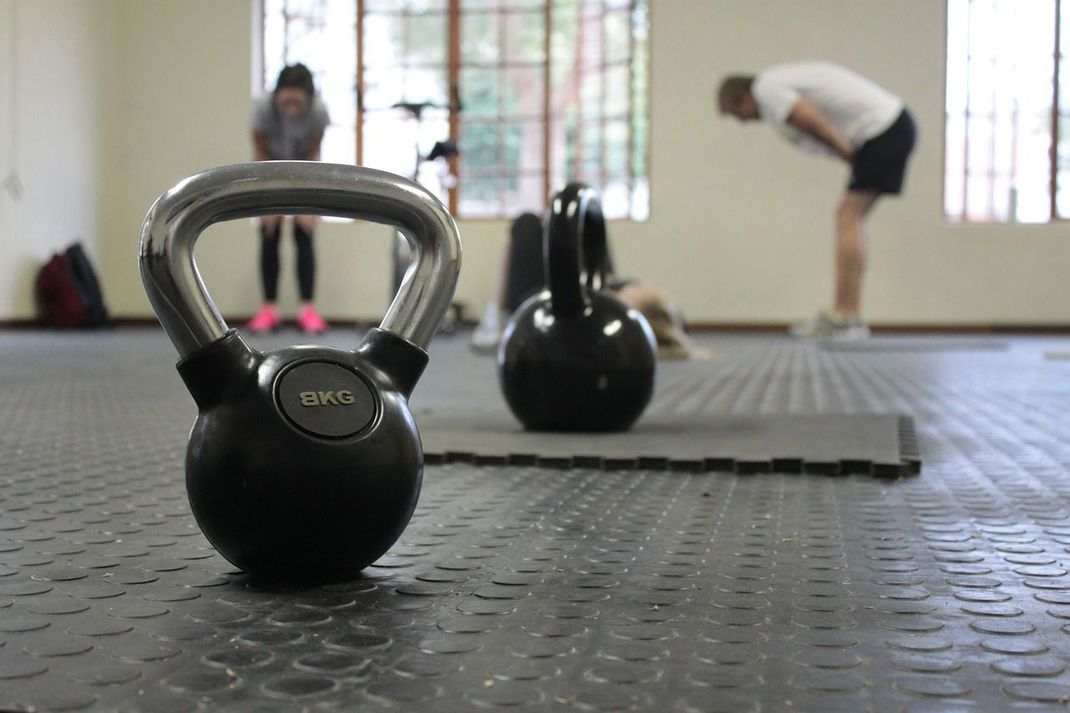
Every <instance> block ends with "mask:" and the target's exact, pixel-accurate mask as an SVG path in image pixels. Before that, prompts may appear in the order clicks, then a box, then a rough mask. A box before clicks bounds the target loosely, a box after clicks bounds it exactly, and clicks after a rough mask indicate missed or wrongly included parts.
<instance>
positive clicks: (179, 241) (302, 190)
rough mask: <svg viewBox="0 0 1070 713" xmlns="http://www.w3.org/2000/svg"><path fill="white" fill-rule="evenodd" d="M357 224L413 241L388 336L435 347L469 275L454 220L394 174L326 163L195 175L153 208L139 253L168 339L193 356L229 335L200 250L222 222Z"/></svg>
mask: <svg viewBox="0 0 1070 713" xmlns="http://www.w3.org/2000/svg"><path fill="white" fill-rule="evenodd" d="M288 214H315V215H335V216H341V217H346V218H358V219H363V220H369V221H373V222H377V223H385V224H388V225H391V226H394V227H395V228H397V229H398V230H399V231H400V232H401V233H402V234H403V235H405V238H406V239H407V240H408V242H409V246H410V247H411V249H412V253H413V258H412V260H413V262H412V266H411V267H410V268H409V270H408V271H407V272H406V273H405V277H404V279H403V280H402V282H401V287H400V288H399V289H398V292H397V294H396V295H395V296H394V299H393V301H392V302H391V303H390V307H389V308H388V309H387V312H386V315H385V316H384V317H383V320H382V323H381V324H380V325H379V326H380V329H383V330H385V331H388V332H391V333H393V334H395V335H397V336H399V337H401V338H403V339H405V340H407V341H409V342H411V343H413V344H415V345H416V346H418V347H420V348H421V349H426V347H427V345H428V344H429V343H430V341H431V338H432V336H433V335H434V333H435V331H436V330H437V329H438V326H439V323H440V322H441V321H442V317H443V316H444V315H445V313H446V310H447V309H449V306H450V301H451V300H452V299H453V292H454V288H455V287H456V284H457V277H458V274H459V273H460V269H461V243H460V237H459V235H458V232H457V225H456V223H455V222H454V220H453V218H452V217H451V216H450V214H449V213H448V212H447V211H446V209H445V208H444V207H443V205H442V203H441V202H440V201H439V200H438V199H437V198H435V196H433V195H432V194H431V193H430V192H429V191H428V190H427V189H425V188H424V187H422V186H420V185H419V184H417V183H414V182H413V181H410V180H408V179H405V178H402V177H401V176H396V175H394V174H392V173H386V172H385V171H377V170H374V169H370V168H363V167H358V166H349V165H342V164H330V163H320V162H318V161H260V162H256V163H240V164H234V165H230V166H220V167H217V168H211V169H208V170H207V171H204V172H202V173H198V174H196V175H193V176H190V177H189V178H186V179H184V180H182V181H180V182H179V183H178V184H176V185H175V186H174V187H173V188H171V189H170V190H169V191H167V192H166V193H164V194H163V195H162V196H160V198H159V199H157V201H156V202H155V203H154V204H153V206H152V208H150V209H149V212H148V215H147V216H146V217H145V225H144V227H143V228H142V231H141V241H140V243H139V245H138V263H139V266H140V269H141V279H142V282H143V283H144V285H145V291H146V292H147V293H148V296H149V301H150V302H151V303H152V307H153V309H154V310H155V311H156V315H157V316H158V317H159V320H160V324H161V325H162V326H163V328H164V331H165V332H167V335H168V336H169V337H170V338H171V341H172V343H174V345H175V348H176V349H177V350H178V353H179V355H180V356H181V357H182V358H185V357H187V356H189V355H190V354H192V353H193V352H195V351H197V350H198V349H200V348H201V347H203V346H206V345H208V344H210V343H212V342H214V341H216V340H218V339H220V338H221V337H223V336H224V335H226V333H227V331H228V327H227V323H226V322H225V321H224V320H223V317H222V316H221V315H220V314H219V310H218V309H217V308H216V306H215V304H214V303H213V302H212V300H211V298H210V297H209V296H208V291H207V290H206V289H205V286H204V281H203V280H202V279H201V275H200V272H199V271H198V269H197V263H196V261H195V260H194V259H193V246H194V243H196V241H197V238H198V236H199V235H200V234H201V232H202V231H203V230H204V229H205V228H207V227H208V226H209V225H212V224H213V223H217V222H220V221H223V220H233V219H236V218H248V217H253V216H260V215H288Z"/></svg>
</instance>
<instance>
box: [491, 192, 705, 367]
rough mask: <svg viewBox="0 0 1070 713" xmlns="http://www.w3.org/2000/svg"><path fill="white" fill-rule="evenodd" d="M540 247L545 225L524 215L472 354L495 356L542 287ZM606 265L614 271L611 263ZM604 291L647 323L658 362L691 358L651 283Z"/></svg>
mask: <svg viewBox="0 0 1070 713" xmlns="http://www.w3.org/2000/svg"><path fill="white" fill-rule="evenodd" d="M542 241H543V225H542V220H541V219H540V218H539V216H537V215H535V214H534V213H523V214H522V215H520V216H519V217H518V218H517V219H516V220H515V221H514V222H513V225H512V227H511V228H510V231H509V242H507V243H506V247H505V252H504V254H503V255H502V267H501V272H500V274H499V285H498V294H497V296H496V298H495V300H494V301H493V302H491V303H489V304H487V307H486V310H485V311H484V312H483V318H482V319H481V320H480V322H479V325H477V326H476V329H475V331H474V332H472V349H473V350H475V351H476V352H479V353H481V354H492V353H494V352H496V351H497V349H498V345H499V343H500V342H501V337H502V331H503V330H504V328H505V322H506V321H507V320H508V319H509V315H510V314H512V313H513V312H514V311H516V309H517V308H518V307H519V306H520V305H521V303H523V302H524V300H526V299H527V298H529V297H531V296H532V295H534V294H536V293H537V292H539V291H541V290H542V289H543V287H544V286H545V284H546V277H545V274H544V268H543V256H542ZM607 250H608V246H607ZM609 262H610V266H611V268H610V269H612V258H611V257H610V258H609ZM608 287H609V291H610V293H611V294H613V295H614V296H615V297H616V298H617V299H619V300H621V301H622V302H624V303H625V304H626V305H628V306H629V307H632V308H634V309H636V310H638V311H639V312H640V313H641V314H642V315H643V316H644V317H646V320H647V322H649V323H650V327H651V328H652V329H653V331H654V336H655V338H656V339H657V343H658V356H659V357H661V358H663V359H687V358H688V357H690V356H692V355H694V354H695V350H694V348H693V347H692V346H691V342H690V340H689V339H688V337H687V334H686V330H685V327H684V321H683V317H682V316H681V315H680V313H679V311H678V310H676V309H674V308H673V307H672V306H671V305H670V304H669V303H668V301H667V300H666V299H665V296H664V295H663V294H662V293H661V291H660V290H658V289H657V288H656V287H654V286H653V285H651V284H649V283H646V282H642V281H640V280H622V279H620V278H618V277H616V276H614V275H612V274H611V275H610V276H609V279H608ZM703 353H705V352H703Z"/></svg>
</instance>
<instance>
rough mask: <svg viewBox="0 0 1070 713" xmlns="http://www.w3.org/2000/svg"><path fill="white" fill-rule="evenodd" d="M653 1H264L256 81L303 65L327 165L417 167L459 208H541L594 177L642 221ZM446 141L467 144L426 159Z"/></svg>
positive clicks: (623, 211) (495, 211)
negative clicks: (316, 94) (320, 121)
mask: <svg viewBox="0 0 1070 713" xmlns="http://www.w3.org/2000/svg"><path fill="white" fill-rule="evenodd" d="M647 1H648V0H262V8H261V31H262V38H261V39H262V43H261V47H262V51H263V57H262V62H261V65H262V75H261V76H260V77H259V80H260V81H259V85H260V87H262V88H263V90H264V91H269V90H270V89H271V88H272V83H273V82H274V79H275V77H276V76H277V74H278V71H279V70H280V69H281V68H282V67H283V66H284V65H286V64H290V63H293V62H298V61H300V62H304V63H305V64H306V65H308V66H309V68H310V69H311V70H312V71H313V74H314V75H315V76H316V80H317V87H318V88H319V89H320V92H321V94H322V96H323V99H324V101H325V102H326V103H327V106H328V109H329V111H330V114H331V121H332V124H331V127H330V128H329V129H328V131H327V134H326V136H325V138H324V149H323V158H324V160H328V161H337V162H343V163H351V162H354V161H356V162H357V163H359V164H361V165H366V166H371V167H374V168H381V169H384V170H388V171H393V172H394V173H399V174H402V175H406V176H413V175H414V174H416V175H417V179H418V180H419V181H420V182H421V183H423V184H424V185H425V186H426V187H428V188H429V189H430V190H432V191H434V192H436V193H437V194H438V195H439V197H440V198H442V199H443V201H444V202H446V203H447V204H448V205H449V207H450V210H451V212H453V213H454V214H456V215H458V216H459V217H462V218H512V217H515V216H516V215H517V214H518V213H520V212H523V211H526V210H534V211H541V210H543V209H544V208H545V205H546V198H547V195H548V193H549V192H550V191H551V190H553V189H554V188H558V187H561V186H562V185H564V183H565V182H566V181H568V180H583V181H586V182H588V183H590V184H591V185H592V186H594V187H596V188H597V189H598V190H599V191H600V192H601V194H602V203H603V209H604V210H605V212H606V214H607V216H609V217H612V218H632V219H635V220H645V219H646V217H647V214H648V205H649V197H648V182H647V134H648V112H647V93H648V91H647V82H648V73H647V65H648V60H647V51H648V50H647V35H648V15H647ZM447 140H449V141H452V142H453V144H454V145H455V146H456V147H457V148H458V149H459V155H457V156H454V157H451V158H449V159H448V161H447V160H440V161H435V162H430V161H421V160H419V157H426V156H427V155H428V153H429V151H430V150H431V149H432V147H433V146H434V144H435V143H436V142H445V141H447ZM454 176H456V180H454V178H453V177H454Z"/></svg>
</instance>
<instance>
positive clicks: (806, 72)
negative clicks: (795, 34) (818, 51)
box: [717, 62, 916, 339]
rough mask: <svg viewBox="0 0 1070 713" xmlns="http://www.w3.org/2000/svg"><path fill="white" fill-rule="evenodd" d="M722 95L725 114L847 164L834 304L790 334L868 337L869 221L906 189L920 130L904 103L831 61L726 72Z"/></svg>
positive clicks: (838, 226)
mask: <svg viewBox="0 0 1070 713" xmlns="http://www.w3.org/2000/svg"><path fill="white" fill-rule="evenodd" d="M717 100H718V105H719V107H720V110H721V113H722V114H731V115H732V116H734V117H736V118H737V119H739V120H740V121H744V122H746V121H758V120H762V121H765V122H768V123H769V124H771V125H772V126H773V127H774V128H776V129H777V131H778V132H780V134H781V135H783V136H784V137H785V138H787V139H788V140H789V141H791V142H792V143H794V144H796V145H797V146H799V148H801V149H804V150H811V151H815V152H817V153H822V154H826V155H831V156H834V157H838V158H840V159H842V160H843V161H844V162H845V163H847V164H848V165H850V167H851V177H850V180H849V182H848V184H847V191H846V193H845V194H844V196H843V198H842V199H841V200H840V204H839V206H838V207H837V209H836V291H835V299H834V303H833V308H832V310H821V311H820V312H818V314H817V316H816V317H815V318H814V319H812V320H809V321H807V322H804V323H802V324H799V325H796V326H795V327H793V328H792V334H794V335H795V336H799V337H808V338H812V339H859V338H864V337H867V336H869V328H868V327H867V326H866V324H865V322H864V321H863V320H862V317H861V301H862V276H863V273H864V271H865V263H866V242H867V236H866V230H865V221H866V216H868V215H869V213H870V211H871V210H872V209H873V205H874V204H875V203H876V202H877V199H878V198H880V197H881V196H882V195H898V194H899V193H900V192H901V191H902V188H903V178H904V175H905V172H906V165H907V159H908V158H909V157H910V153H911V151H912V150H913V148H914V140H915V132H916V130H915V126H914V120H913V118H912V117H911V115H910V112H909V111H908V110H907V108H906V107H905V105H904V104H903V100H902V99H900V98H899V97H897V96H895V95H894V94H892V93H890V92H888V91H886V90H885V89H883V88H881V87H879V86H877V85H876V84H874V83H873V82H871V81H870V80H868V79H866V78H865V77H863V76H861V75H859V74H856V73H855V72H852V71H850V70H848V69H844V68H843V67H839V66H837V65H834V64H831V63H828V62H798V63H792V64H782V65H778V66H775V67H770V68H769V69H766V70H765V71H763V72H760V73H759V74H758V75H757V76H753V75H733V76H729V77H726V78H725V79H724V80H723V81H722V82H721V87H720V90H719V91H718V96H717Z"/></svg>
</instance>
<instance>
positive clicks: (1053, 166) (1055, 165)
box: [1048, 0, 1063, 220]
mask: <svg viewBox="0 0 1070 713" xmlns="http://www.w3.org/2000/svg"><path fill="white" fill-rule="evenodd" d="M1062 7H1063V2H1062V0H1055V48H1054V61H1055V65H1054V67H1053V72H1052V74H1053V81H1052V89H1051V149H1050V151H1049V153H1050V159H1049V160H1050V163H1049V165H1050V170H1051V176H1050V177H1049V180H1048V193H1049V196H1048V197H1049V199H1050V208H1051V216H1050V219H1051V220H1057V219H1058V218H1059V204H1058V194H1059V69H1060V67H1061V65H1062V62H1061V59H1062V48H1061V46H1060V44H1059V31H1060V29H1061V28H1060V25H1061V24H1062V22H1061V21H1062Z"/></svg>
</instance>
